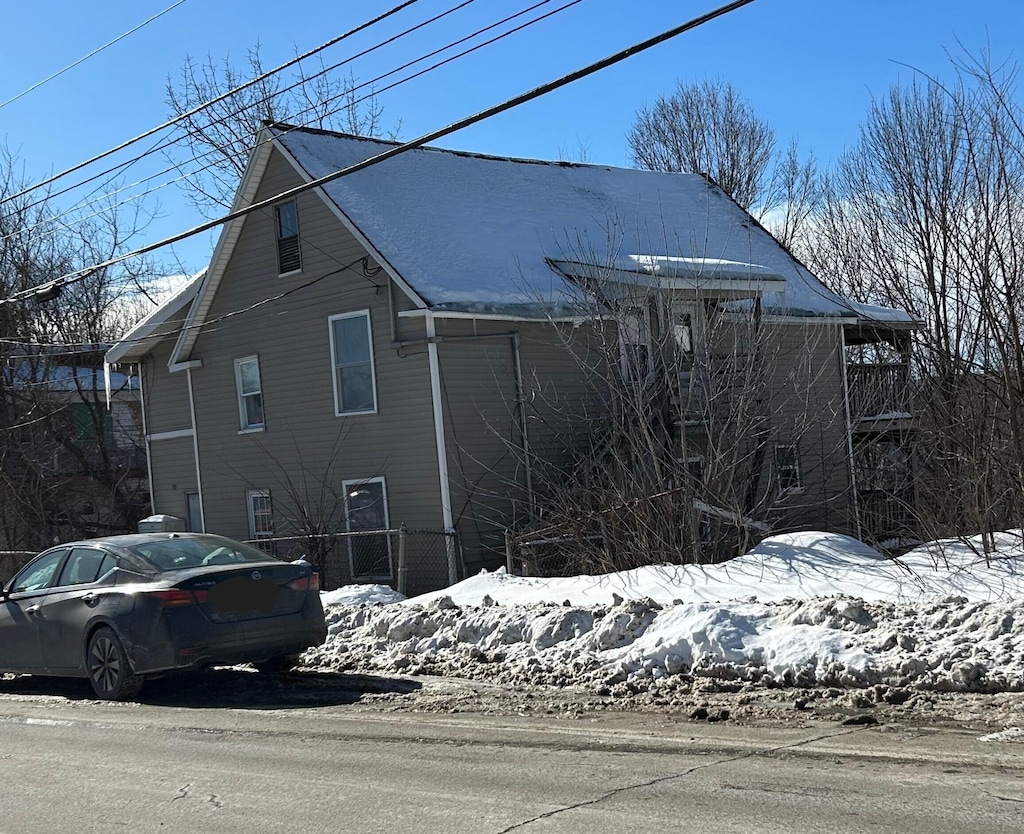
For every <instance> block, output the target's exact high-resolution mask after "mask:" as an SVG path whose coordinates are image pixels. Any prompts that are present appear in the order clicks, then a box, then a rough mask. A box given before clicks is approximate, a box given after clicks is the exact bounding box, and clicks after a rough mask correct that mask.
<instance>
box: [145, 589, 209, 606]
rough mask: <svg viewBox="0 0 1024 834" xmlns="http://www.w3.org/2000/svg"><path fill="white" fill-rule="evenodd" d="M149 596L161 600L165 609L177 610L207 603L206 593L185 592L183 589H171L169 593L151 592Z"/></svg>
mask: <svg viewBox="0 0 1024 834" xmlns="http://www.w3.org/2000/svg"><path fill="white" fill-rule="evenodd" d="M149 595H150V596H153V597H156V598H157V599H158V600H160V602H161V603H162V604H163V606H164V608H177V607H179V606H182V605H195V604H196V603H197V602H199V603H202V602H206V591H183V590H182V589H181V588H171V589H170V590H167V591H150V592H149Z"/></svg>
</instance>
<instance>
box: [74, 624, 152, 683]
mask: <svg viewBox="0 0 1024 834" xmlns="http://www.w3.org/2000/svg"><path fill="white" fill-rule="evenodd" d="M85 667H86V669H87V670H88V672H89V683H91V684H92V690H93V692H95V693H96V694H97V695H98V696H99V697H100V698H104V699H106V700H108V701H124V700H127V699H128V698H132V697H134V696H135V695H136V694H138V691H139V690H140V689H141V688H142V682H143V681H142V678H141V677H139V676H138V675H136V674H135V673H134V672H133V671H132V667H131V665H130V664H129V663H128V655H127V654H126V653H125V650H124V647H123V646H122V645H121V641H120V640H118V639H117V635H116V634H114V631H113V629H111V628H108V627H107V626H103V627H102V628H98V629H96V631H95V632H94V633H93V635H92V637H90V638H89V648H88V649H87V650H86V653H85Z"/></svg>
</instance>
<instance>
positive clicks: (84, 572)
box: [55, 547, 115, 585]
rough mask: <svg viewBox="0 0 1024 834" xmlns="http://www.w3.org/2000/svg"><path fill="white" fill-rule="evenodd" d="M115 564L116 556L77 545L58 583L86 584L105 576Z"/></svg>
mask: <svg viewBox="0 0 1024 834" xmlns="http://www.w3.org/2000/svg"><path fill="white" fill-rule="evenodd" d="M114 565H115V562H114V557H113V556H111V555H110V554H109V553H104V552H103V551H102V550H95V549H93V548H91V547H76V548H74V549H73V550H72V551H71V556H70V558H69V559H68V560H67V562H65V564H64V569H63V570H62V571H61V572H60V578H59V579H58V580H57V582H56V583H55V584H56V585H84V584H86V583H89V582H95V581H96V580H97V579H99V578H100V577H101V576H105V575H106V574H107V572H108V571H110V570H111V569H112V568H113V567H114Z"/></svg>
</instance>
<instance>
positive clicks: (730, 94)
mask: <svg viewBox="0 0 1024 834" xmlns="http://www.w3.org/2000/svg"><path fill="white" fill-rule="evenodd" d="M627 141H628V142H629V146H630V149H631V151H632V154H633V163H634V164H635V165H637V166H638V167H640V168H646V169H648V170H651V171H668V172H684V173H700V174H707V175H708V176H710V177H711V178H712V179H713V180H714V181H715V182H716V183H717V184H718V185H719V186H720V187H721V188H722V190H724V191H725V192H726V194H728V195H729V196H730V197H732V198H733V199H734V200H735V201H736V202H737V203H739V204H740V206H742V207H743V208H744V209H746V210H747V211H750V212H751V213H753V214H754V215H755V216H756V217H758V218H759V219H761V220H762V221H763V222H765V224H766V225H767V226H768V227H769V229H770V230H771V231H772V232H773V234H775V235H776V237H778V238H779V240H780V241H781V242H782V243H783V244H785V245H789V244H790V243H792V242H794V241H795V240H796V238H797V236H798V234H799V233H800V232H801V230H802V228H803V226H804V224H805V222H806V220H807V218H808V216H809V215H810V214H811V212H812V211H813V210H814V208H815V207H816V205H817V201H818V193H819V192H818V172H817V165H816V163H815V161H814V158H813V156H808V157H807V158H806V159H801V158H800V154H799V152H798V149H797V143H796V140H793V141H791V142H790V144H789V146H788V147H787V149H786V150H785V151H784V152H781V153H780V152H779V150H778V148H777V144H776V135H775V130H774V128H773V127H772V126H771V125H770V124H769V123H768V122H767V121H765V120H763V119H761V118H759V117H758V116H757V114H756V113H755V111H754V108H753V107H752V106H751V105H750V103H749V102H747V101H746V100H745V99H744V98H743V97H742V96H741V95H740V93H739V91H738V90H737V89H736V88H735V87H734V86H733V85H732V84H731V83H729V82H725V81H721V80H711V79H706V80H704V81H702V82H698V83H692V84H683V83H682V82H678V83H677V85H676V90H675V92H674V93H672V94H671V95H668V96H659V97H658V98H657V99H656V100H655V102H654V104H652V105H644V106H642V107H641V108H640V109H639V110H638V111H637V115H636V119H635V121H634V123H633V126H632V128H630V131H629V133H628V134H627ZM777 214H781V218H779V219H777V218H776V215H777Z"/></svg>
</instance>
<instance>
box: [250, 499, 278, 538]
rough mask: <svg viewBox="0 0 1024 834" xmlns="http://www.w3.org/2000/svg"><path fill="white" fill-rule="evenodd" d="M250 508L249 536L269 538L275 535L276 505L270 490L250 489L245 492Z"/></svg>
mask: <svg viewBox="0 0 1024 834" xmlns="http://www.w3.org/2000/svg"><path fill="white" fill-rule="evenodd" d="M245 501H246V504H247V505H248V508H249V538H251V539H269V538H271V537H272V536H273V535H274V505H273V503H272V502H271V500H270V491H269V490H266V489H250V490H248V491H247V492H246V493H245Z"/></svg>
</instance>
